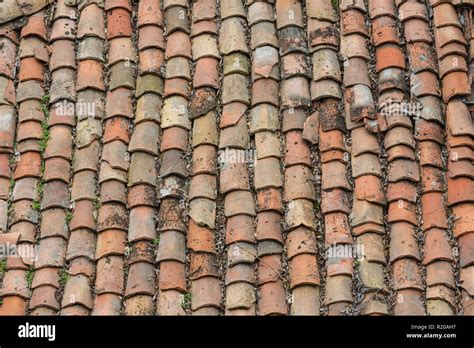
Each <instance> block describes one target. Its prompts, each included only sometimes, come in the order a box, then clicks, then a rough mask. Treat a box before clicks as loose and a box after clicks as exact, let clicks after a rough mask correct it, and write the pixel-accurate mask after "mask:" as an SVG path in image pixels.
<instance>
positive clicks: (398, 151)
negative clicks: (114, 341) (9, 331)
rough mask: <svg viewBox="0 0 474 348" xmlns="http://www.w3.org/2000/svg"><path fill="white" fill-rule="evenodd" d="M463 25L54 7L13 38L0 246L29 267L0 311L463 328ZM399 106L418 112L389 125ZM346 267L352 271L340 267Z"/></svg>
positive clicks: (466, 305)
mask: <svg viewBox="0 0 474 348" xmlns="http://www.w3.org/2000/svg"><path fill="white" fill-rule="evenodd" d="M35 4H36V3H35ZM38 4H44V5H46V3H45V2H44V1H41V2H38ZM454 4H458V2H453V3H451V2H449V1H431V2H430V4H424V3H422V2H413V1H411V2H410V1H408V2H407V1H398V0H397V1H395V2H393V1H390V0H383V1H372V0H371V1H369V2H368V3H364V1H361V0H356V1H348V0H343V1H340V3H339V8H338V9H337V8H335V7H334V6H333V3H332V2H331V1H330V0H317V1H307V2H306V3H304V4H303V3H302V2H298V1H286V0H277V1H269V2H258V1H257V2H255V1H249V2H247V3H246V4H244V3H243V2H242V1H240V0H238V1H236V0H225V1H223V2H222V3H221V4H220V7H219V11H218V3H217V2H216V1H215V0H203V1H198V2H194V3H192V4H191V3H190V2H189V1H186V0H165V1H163V4H162V3H161V2H159V1H140V2H139V4H137V5H136V6H132V3H131V2H130V1H129V0H109V1H106V2H95V1H92V2H84V3H80V4H78V6H77V9H76V7H73V6H70V5H69V2H68V1H65V0H61V1H59V2H58V3H57V4H56V7H55V11H54V13H53V14H52V15H51V16H50V17H49V18H48V20H46V18H45V17H46V13H47V11H46V12H43V11H41V12H38V13H37V14H35V15H30V14H29V13H28V14H26V15H27V16H29V17H25V19H26V20H25V22H26V25H25V26H23V28H22V29H21V31H19V30H13V24H11V23H12V22H9V23H7V24H5V25H1V26H0V46H1V48H2V50H1V51H2V53H1V54H0V118H1V121H2V122H0V124H1V126H0V135H1V136H0V139H1V140H0V152H1V154H0V230H1V231H4V232H6V231H9V233H8V234H5V237H6V238H7V239H8V238H12V240H14V242H15V243H19V244H20V245H21V246H22V247H24V248H26V249H27V250H30V249H33V248H35V247H38V249H37V251H38V258H37V259H36V260H35V261H34V260H30V259H28V258H26V257H25V258H22V259H21V258H20V259H18V260H17V259H9V260H8V262H7V266H8V270H7V272H6V275H5V277H4V282H3V286H2V290H1V291H2V294H6V296H4V297H3V305H2V306H1V312H2V313H6V314H24V313H27V310H29V312H28V314H31V315H46V314H48V315H56V314H58V313H60V314H63V315H90V314H94V315H120V314H125V315H154V314H159V315H166V314H169V315H171V314H174V315H187V314H192V315H219V314H225V315H239V314H240V315H255V314H257V315H271V314H279V315H286V314H288V313H291V314H313V315H314V314H326V313H327V314H328V315H341V314H347V313H348V311H349V310H350V308H351V305H355V307H354V308H359V307H360V305H362V307H363V308H361V309H360V310H357V311H355V312H354V314H358V315H388V314H394V315H401V314H405V315H406V314H411V315H413V314H418V315H422V314H425V313H426V314H430V315H435V314H443V315H447V314H450V315H452V314H456V313H457V312H459V311H463V313H464V314H468V313H470V312H472V308H474V306H473V305H472V303H473V296H474V295H473V290H472V285H473V282H472V281H470V278H471V277H470V276H471V273H472V269H473V267H472V266H473V264H474V261H473V260H474V258H473V256H472V252H471V251H472V247H471V244H472V238H473V237H472V236H473V232H474V222H473V220H472V217H471V215H472V214H470V212H471V210H472V205H473V204H474V203H473V202H474V198H473V197H472V194H471V193H472V192H473V191H474V189H472V188H471V186H472V184H473V182H474V180H473V179H474V174H473V167H472V163H471V160H472V159H473V153H472V149H473V148H474V147H473V142H472V136H473V134H474V131H473V128H472V120H471V115H470V111H472V110H471V107H470V104H469V103H468V102H466V100H465V98H466V99H467V98H468V97H469V96H470V94H471V86H470V83H469V81H470V80H469V78H470V76H469V74H468V73H469V72H468V69H467V60H468V58H469V55H468V51H467V47H468V46H467V44H468V41H467V40H468V39H469V38H468V37H465V36H464V35H463V33H465V32H469V30H470V26H471V23H470V22H469V21H464V20H463V21H461V20H460V19H462V18H464V17H461V16H462V13H461V12H460V14H461V16H460V15H459V14H458V12H457V9H456V8H455V7H454V6H453V5H454ZM245 5H246V6H245ZM366 6H368V8H366ZM427 6H428V7H427ZM246 7H247V10H246ZM39 9H40V8H39V7H38V9H36V10H35V11H37V10H39ZM48 9H49V8H48ZM76 10H77V11H76ZM15 11H16V12H15ZM76 12H77V18H76ZM183 14H184V15H183ZM432 14H433V16H431V15H432ZM21 15H23V13H22V12H21V9H19V8H16V10H15V8H14V9H13V12H11V13H8V16H21ZM4 17H5V15H4V16H3V17H2V16H1V15H0V22H3V21H4V20H6V19H5V18H4ZM134 18H136V20H134ZM466 18H467V17H466ZM106 23H107V28H106V27H105V24H106ZM400 25H401V27H400ZM76 27H77V28H76ZM399 29H402V30H399ZM135 33H136V34H135ZM433 40H434V42H433ZM47 45H48V46H47ZM76 47H77V50H76ZM337 52H341V55H339V54H338V53H337ZM309 55H311V56H309ZM106 58H107V61H106V60H105V59H106ZM17 62H18V65H17ZM373 73H375V75H374V74H373ZM15 80H18V83H15V82H14V81H15ZM408 84H409V85H410V86H409V87H410V89H408V88H407V87H408ZM132 93H133V94H134V95H133V96H132ZM46 94H48V95H49V96H50V98H49V105H46V106H47V107H48V109H49V110H48V111H49V113H47V114H45V113H44V108H45V100H46V99H45V97H44V96H45V95H46ZM415 99H416V100H415ZM397 102H398V103H400V105H405V104H407V103H414V102H417V103H419V104H421V105H422V106H423V108H421V109H419V110H417V115H416V117H414V121H412V119H411V117H406V115H404V114H403V112H399V113H396V114H386V113H385V111H387V108H385V106H386V105H389V107H390V106H392V105H393V104H395V103H397ZM91 105H93V110H92V109H90V108H88V106H91ZM16 107H18V117H17V115H16V112H15V110H14V108H15V109H16ZM65 110H66V111H67V112H65ZM442 110H446V120H444V117H443V111H442ZM392 111H393V110H392ZM65 113H66V114H67V115H65ZM66 116H67V117H66ZM418 116H419V117H418ZM17 118H18V122H17ZM45 127H48V128H47V129H48V133H49V138H48V141H47V142H43V141H40V140H41V139H42V138H43V133H44V128H45ZM39 141H40V142H39ZM44 143H46V144H44ZM44 145H45V146H44ZM316 145H317V146H316ZM382 146H383V148H382ZM445 147H446V151H444V150H443V148H445ZM12 154H15V156H14V158H15V161H14V162H15V163H13V161H12V162H10V157H11V155H12ZM12 158H13V157H12ZM232 158H234V159H235V160H233V159H232ZM71 167H72V170H71ZM10 178H12V179H14V180H15V184H14V185H13V187H10V183H9V182H10ZM384 183H385V184H384ZM38 184H41V187H42V190H37V189H36V186H38ZM69 187H71V189H70V190H69ZM446 187H447V189H446ZM446 191H447V192H446ZM10 205H11V206H12V207H13V208H12V209H10V210H9V209H8V207H9V206H10ZM448 207H449V209H448ZM69 214H71V216H70V215H69ZM450 215H452V217H453V218H452V220H453V221H452V222H453V223H452V225H451V224H449V222H448V220H449V219H448V216H450ZM69 218H71V220H70V221H69V223H67V220H68V219H69ZM416 226H418V227H419V228H420V229H421V230H420V233H422V234H423V240H424V246H421V245H420V244H419V234H418V230H417V229H416V228H417V227H416ZM36 231H39V233H36ZM219 233H222V235H221V237H222V238H223V241H222V242H223V243H220V242H219V243H218V239H219V238H220V237H219V238H218V239H217V240H216V239H215V237H216V236H218V235H219ZM321 233H323V234H324V244H325V247H326V250H320V251H319V252H318V244H317V240H319V237H318V236H320V234H321ZM386 233H389V234H390V238H389V241H388V245H385V244H386V241H385V240H384V238H383V236H384V235H386ZM451 234H452V235H453V236H454V239H453V240H451V238H450V235H451ZM284 236H285V237H284ZM316 237H318V238H316ZM1 241H2V239H1V238H0V244H1ZM352 246H354V247H363V248H364V257H363V258H358V259H357V260H358V262H357V263H355V264H354V263H353V258H352V257H342V258H340V257H333V256H331V254H333V253H337V251H338V250H339V248H346V247H352ZM387 247H388V250H386V248H387ZM453 247H456V248H458V251H459V257H457V258H456V257H455V254H454V252H453V250H454V251H455V250H456V249H452V248H453ZM156 250H157V251H158V253H157V255H156V254H155V251H156ZM323 252H326V256H327V258H323V259H320V258H321V255H322V253H323ZM224 259H225V261H226V262H222V261H223V260H224ZM285 259H287V261H286V260H285ZM66 262H67V264H66ZM286 262H288V268H289V273H288V274H285V272H284V265H285V264H286ZM453 263H454V266H455V267H456V266H459V268H460V270H459V274H460V282H459V284H458V283H456V282H455V268H453ZM387 266H389V268H388V271H389V273H390V274H389V277H390V278H391V279H393V282H390V283H389V282H387V278H386V274H385V272H386V267H387ZM29 267H33V268H34V269H35V270H36V272H35V276H34V279H33V283H32V284H31V286H29V285H28V284H26V283H25V281H24V275H25V272H26V271H27V270H28V269H29ZM63 267H66V268H67V272H68V274H69V277H70V278H69V281H68V282H67V284H66V285H65V287H64V291H63V292H62V291H61V292H59V293H60V295H59V296H57V295H56V293H58V291H57V290H58V289H61V290H62V285H60V282H59V280H60V279H59V278H60V276H59V274H58V269H61V268H63ZM319 268H321V269H319ZM320 271H321V273H320ZM94 274H95V275H96V279H95V281H94V282H91V281H90V280H91V279H92V278H91V276H93V275H94ZM356 274H357V275H358V277H359V278H358V279H359V281H360V282H361V284H362V285H363V286H364V287H367V288H368V289H370V290H371V291H369V292H368V293H366V294H364V296H362V297H360V296H358V295H357V293H353V292H352V290H353V279H354V277H355V275H356ZM423 274H425V275H426V276H425V277H424V278H423V277H422V275H423ZM320 277H323V278H324V279H322V278H321V279H320ZM5 282H6V283H5ZM286 287H288V289H286ZM188 291H189V292H190V293H192V297H191V301H190V306H189V308H188V307H187V304H186V306H183V303H184V302H183V301H185V297H186V296H187V295H186V293H187V292H188ZM321 291H322V293H324V303H323V307H321V308H320V295H321ZM375 291H377V294H376V295H375V294H374V293H375ZM459 291H461V296H460V298H459V299H458V298H456V297H454V294H455V293H458V292H459ZM392 292H393V293H394V295H395V296H396V297H397V298H401V297H403V299H404V300H403V301H395V303H393V304H392V303H389V302H388V301H386V300H387V298H386V297H387V295H388V294H390V293H392ZM61 294H62V295H61ZM155 294H156V303H155V302H154V301H155ZM289 295H291V298H290V297H289ZM223 296H225V301H224V302H223V303H222V299H223ZM424 297H426V301H425V302H426V303H423V302H422V298H424ZM28 301H29V302H28ZM458 302H459V303H458ZM27 304H29V308H27V307H26V306H27ZM221 306H222V307H224V308H221ZM183 307H185V308H183Z"/></svg>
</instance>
